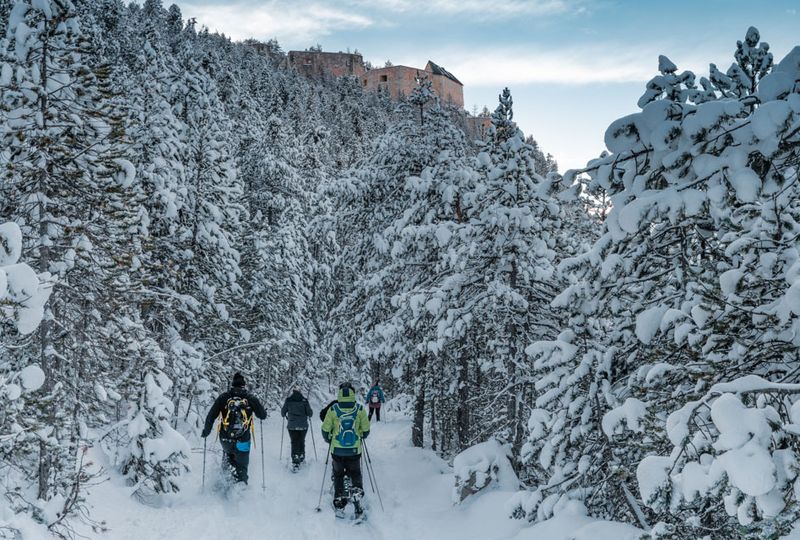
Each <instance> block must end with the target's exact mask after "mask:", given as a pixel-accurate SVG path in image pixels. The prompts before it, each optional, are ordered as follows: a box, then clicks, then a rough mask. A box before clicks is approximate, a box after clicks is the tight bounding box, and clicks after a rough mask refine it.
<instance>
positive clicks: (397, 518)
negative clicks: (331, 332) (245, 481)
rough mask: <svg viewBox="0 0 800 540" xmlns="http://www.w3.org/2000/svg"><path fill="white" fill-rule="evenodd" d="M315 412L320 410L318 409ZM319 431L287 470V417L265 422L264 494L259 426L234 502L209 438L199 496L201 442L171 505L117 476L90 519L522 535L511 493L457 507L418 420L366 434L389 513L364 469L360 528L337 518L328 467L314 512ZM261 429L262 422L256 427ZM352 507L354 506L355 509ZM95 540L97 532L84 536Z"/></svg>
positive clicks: (125, 538)
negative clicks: (414, 436)
mask: <svg viewBox="0 0 800 540" xmlns="http://www.w3.org/2000/svg"><path fill="white" fill-rule="evenodd" d="M317 410H318V409H315V414H316V411H317ZM317 420H318V419H317V418H316V417H315V418H314V424H313V429H315V430H317V431H316V432H315V433H314V436H315V438H316V442H317V453H318V456H319V460H318V461H315V460H314V451H313V445H312V440H311V434H310V433H309V435H308V437H307V441H306V443H307V444H306V459H307V464H306V465H305V466H304V468H303V469H302V470H300V471H299V472H298V473H296V474H294V473H292V472H291V471H290V470H289V460H288V458H287V455H288V453H289V449H288V443H289V440H288V437H284V439H285V440H284V444H285V445H286V446H285V447H284V452H283V455H284V459H283V461H279V459H278V456H279V454H280V447H279V446H280V435H281V434H280V430H281V421H280V416H279V415H276V414H273V415H272V416H270V418H268V419H267V420H266V421H265V422H264V443H265V445H264V451H265V473H266V484H267V487H266V491H262V489H261V448H260V447H259V445H260V442H261V437H260V433H258V431H256V435H255V441H256V445H257V446H256V448H255V449H254V450H253V451H252V452H251V455H250V484H249V485H248V486H247V487H245V488H244V489H243V490H241V492H236V493H233V494H232V495H229V496H228V497H227V498H226V497H224V496H223V495H221V494H219V493H216V492H214V485H215V483H218V479H219V474H220V458H221V454H220V450H219V443H218V442H215V441H214V437H213V435H212V436H211V437H209V441H208V454H207V464H206V489H205V492H201V476H202V464H203V461H202V460H203V455H202V446H200V447H199V448H197V447H195V448H193V451H192V457H191V466H192V471H191V472H190V473H188V474H186V475H184V477H183V478H182V480H181V491H180V492H179V493H177V494H174V495H170V496H168V497H166V498H165V501H166V504H165V505H163V506H160V507H151V506H147V505H144V504H141V503H138V502H136V501H134V500H132V499H130V498H129V497H128V496H127V494H128V491H129V488H127V487H126V486H125V484H124V481H123V479H122V478H121V477H120V476H119V475H117V474H116V473H112V474H111V478H110V480H109V481H108V482H105V483H103V484H101V485H100V486H98V487H96V488H94V489H93V490H92V492H91V495H90V497H89V504H90V505H91V512H92V516H93V517H94V518H95V519H96V520H99V521H105V522H106V525H107V527H108V529H109V532H108V533H107V534H106V535H104V536H103V538H113V539H115V540H147V539H164V538H169V539H170V540H182V539H186V540H189V539H206V538H208V539H217V538H220V539H221V538H230V537H232V535H233V536H235V537H236V538H243V539H245V538H246V539H251V538H252V539H256V538H257V539H264V538H267V539H271V538H276V539H277V538H281V539H302V540H306V539H309V540H311V539H317V538H325V539H326V540H329V539H331V540H335V539H347V540H360V539H364V540H367V539H370V540H381V539H385V540H395V539H397V540H399V539H403V538H438V539H451V538H452V539H473V538H474V539H497V540H501V539H506V538H517V537H518V535H519V533H520V529H521V528H522V527H523V525H525V523H524V522H519V521H516V520H511V519H507V518H506V517H505V516H506V515H507V512H506V511H505V505H506V503H507V502H508V499H509V498H510V496H511V493H510V492H508V491H505V492H504V491H490V492H488V493H485V494H483V495H481V496H479V497H475V498H474V500H471V501H466V502H465V503H464V504H462V505H459V506H453V504H452V501H451V490H452V486H453V481H454V477H453V472H452V469H451V468H450V467H449V466H448V465H447V463H446V462H445V461H443V460H442V459H441V458H439V457H438V456H436V455H435V454H434V453H433V452H432V451H430V450H423V449H419V448H414V447H412V446H411V445H410V442H409V441H410V438H411V436H410V431H411V423H410V422H409V421H408V420H406V419H400V418H389V419H387V420H386V421H383V422H380V423H377V422H374V423H373V424H372V431H371V433H370V436H369V438H368V439H367V443H368V447H369V452H370V457H371V458H372V463H373V467H374V470H375V476H376V479H377V482H378V487H379V489H380V491H381V495H382V496H383V503H384V506H385V508H386V511H385V512H382V511H381V509H380V505H379V503H378V498H377V496H376V495H375V494H374V493H373V492H372V489H371V487H370V483H369V478H368V477H367V471H366V465H365V464H364V465H362V471H363V475H364V488H365V491H366V497H365V502H366V505H367V507H368V515H369V519H368V521H367V522H366V523H364V524H361V525H355V524H352V523H350V522H349V521H348V520H344V521H337V520H336V519H335V518H334V516H333V510H332V508H331V500H332V495H331V492H330V464H329V465H328V472H327V473H326V477H327V478H326V482H325V490H324V494H323V499H322V512H319V513H318V512H316V511H315V508H316V506H317V500H318V497H319V489H320V482H321V481H322V472H323V467H324V460H325V452H326V450H327V445H325V444H324V442H323V441H322V437H321V435H320V434H319V422H318V421H317ZM259 427H260V426H258V425H257V429H258V428H259ZM349 511H350V509H349V508H348V512H349ZM84 534H86V535H87V536H88V537H90V538H96V537H98V535H97V533H92V532H84Z"/></svg>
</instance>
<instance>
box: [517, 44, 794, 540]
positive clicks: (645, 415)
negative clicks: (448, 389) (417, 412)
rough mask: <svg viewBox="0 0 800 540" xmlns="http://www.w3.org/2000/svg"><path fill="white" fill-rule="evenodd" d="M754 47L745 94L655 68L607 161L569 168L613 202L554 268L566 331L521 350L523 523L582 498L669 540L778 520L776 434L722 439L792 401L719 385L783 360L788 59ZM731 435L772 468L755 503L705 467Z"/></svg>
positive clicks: (781, 373)
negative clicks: (595, 233) (657, 524)
mask: <svg viewBox="0 0 800 540" xmlns="http://www.w3.org/2000/svg"><path fill="white" fill-rule="evenodd" d="M757 36H758V34H757V32H754V29H751V30H749V31H748V38H747V40H746V42H747V44H748V49H747V50H748V51H749V52H747V53H741V54H740V52H737V54H736V60H737V64H736V66H737V67H733V68H731V70H730V72H732V73H750V74H752V75H753V77H754V79H753V80H754V81H756V83H757V84H758V85H759V86H758V91H757V92H756V93H752V90H753V89H754V88H755V86H752V85H751V86H750V87H749V90H745V89H744V86H741V85H740V86H737V88H739V89H738V90H736V91H735V92H734V93H733V94H730V93H728V91H727V90H726V89H719V88H717V89H715V87H714V85H713V84H710V83H703V82H701V85H702V86H703V90H697V89H696V88H695V87H694V75H693V74H691V73H690V72H684V73H683V74H681V75H680V76H678V75H675V74H676V73H677V67H676V66H675V65H674V64H673V63H672V62H670V61H669V60H668V59H666V58H665V57H661V58H660V60H659V71H660V72H661V74H660V75H659V76H657V77H656V78H654V80H653V81H651V82H650V83H648V89H647V92H646V94H645V95H644V96H643V98H642V99H641V100H640V105H641V106H642V108H643V109H642V111H641V112H640V113H636V114H633V115H630V116H628V117H625V118H622V119H620V120H618V121H616V122H614V123H613V124H612V125H611V126H610V127H609V129H608V131H607V133H606V144H607V146H608V147H609V150H610V151H611V153H610V154H608V155H605V156H603V157H601V158H600V159H598V160H595V161H594V162H592V163H590V164H589V166H588V167H587V169H585V172H587V173H588V174H589V175H590V176H591V179H592V180H591V181H592V183H593V184H595V185H598V186H599V187H601V188H602V189H604V190H606V191H607V192H608V193H609V194H610V195H611V201H612V204H613V208H612V209H611V211H610V212H609V214H608V218H607V219H606V221H605V223H604V230H603V234H602V236H601V237H600V239H599V240H598V241H597V242H596V243H595V245H594V247H593V248H592V249H591V250H590V251H589V252H588V253H586V254H585V255H582V256H579V257H577V258H575V259H574V260H571V261H567V263H566V264H565V265H564V268H565V271H568V273H569V279H570V281H571V284H570V285H569V286H568V287H567V289H566V290H565V291H564V292H563V293H562V294H561V295H560V296H559V297H558V298H557V299H556V301H555V302H554V306H556V307H560V308H564V309H566V311H567V313H569V316H570V323H569V325H568V326H567V330H565V331H564V332H563V333H562V334H561V336H559V339H558V340H555V341H550V342H539V343H536V344H534V345H532V346H531V348H530V349H529V352H530V353H531V355H532V356H533V357H534V359H535V361H536V364H537V367H538V369H539V370H540V372H541V374H542V378H541V381H540V382H539V386H540V388H541V390H542V392H543V393H542V395H541V397H540V398H539V399H538V400H537V409H536V410H535V411H534V412H533V414H532V415H531V422H530V426H531V434H530V441H529V442H530V446H529V447H528V450H529V453H530V454H531V455H532V457H534V458H535V459H537V460H538V462H539V464H540V466H541V468H542V471H543V472H542V482H541V487H540V489H539V490H538V492H537V493H536V494H535V495H534V496H533V497H532V498H531V499H530V500H529V501H528V503H527V511H528V513H529V515H531V513H533V514H537V515H538V517H539V518H542V517H544V516H546V515H548V514H549V513H550V511H551V510H552V508H553V507H554V506H555V505H557V504H559V503H560V501H563V500H565V498H580V499H582V500H583V501H584V502H585V503H586V504H587V506H589V508H590V510H592V511H594V512H595V513H598V514H600V515H605V516H609V517H614V518H616V519H627V520H630V521H633V522H637V523H639V524H640V525H642V526H646V527H647V526H648V524H649V523H652V521H654V520H656V519H660V520H663V521H665V522H668V525H664V526H663V527H662V529H661V530H662V531H666V530H671V531H672V532H671V534H675V535H677V536H679V537H685V536H702V535H705V534H710V531H712V530H713V531H715V532H714V534H715V535H717V534H719V535H722V536H721V537H741V535H742V534H753V535H754V537H755V536H758V537H762V536H761V535H763V534H764V533H765V531H767V530H773V529H774V528H775V526H776V524H775V523H773V522H770V521H768V518H770V517H772V516H774V515H775V514H776V513H777V512H776V506H775V504H776V501H777V498H781V500H783V499H782V497H781V495H780V494H781V493H785V492H786V490H787V489H788V488H787V483H788V482H789V481H790V480H791V478H793V475H792V473H784V472H779V471H783V470H784V469H781V468H780V467H781V466H782V465H779V464H777V463H778V461H777V460H780V459H783V457H785V456H784V454H782V453H781V452H780V451H777V450H778V448H780V447H781V446H782V445H783V444H785V443H784V442H778V441H784V439H783V438H782V437H781V435H780V430H779V429H775V433H776V435H775V437H774V438H773V437H772V436H771V435H770V434H771V433H772V431H768V432H767V431H765V432H758V433H756V431H752V430H755V429H756V428H755V427H753V428H752V430H751V435H752V438H751V436H748V437H745V438H744V439H742V440H741V442H735V443H734V442H732V439H731V437H733V435H731V434H729V435H727V437H728V438H727V439H725V438H724V437H725V436H726V435H725V433H728V431H726V430H729V425H728V424H725V421H726V420H727V419H729V418H731V417H730V416H729V413H730V412H731V411H739V410H752V413H751V414H752V415H753V418H754V419H753V425H755V424H758V422H760V420H759V419H760V418H771V419H772V421H777V420H778V418H779V417H780V414H778V415H772V412H771V411H772V410H780V411H788V410H789V409H790V408H791V402H792V400H791V399H789V400H788V402H787V401H786V398H785V397H780V396H785V394H783V393H781V392H778V393H777V394H779V395H776V396H775V399H777V400H778V401H775V400H774V399H773V400H770V399H767V397H766V396H768V395H769V393H770V392H769V391H768V390H765V389H763V387H762V390H760V391H753V390H754V389H752V388H748V389H745V388H743V387H742V386H741V384H737V383H729V382H728V381H735V380H737V379H738V378H739V377H741V376H743V375H744V376H752V375H755V374H757V375H760V376H762V377H764V378H765V379H767V380H770V381H781V382H784V381H791V380H792V379H791V377H792V375H791V370H788V371H787V368H786V367H785V366H786V365H787V361H788V358H789V357H791V356H792V355H794V354H796V348H793V347H792V346H791V345H788V344H787V343H785V340H784V339H783V338H781V336H782V335H783V336H785V335H786V334H785V333H782V329H784V328H786V327H787V325H788V327H792V326H793V325H796V324H797V322H796V314H795V313H794V312H793V311H792V310H791V308H788V304H787V303H786V302H787V301H790V297H791V292H790V291H791V287H792V283H793V279H792V276H793V274H792V271H791V270H790V267H791V265H788V266H787V265H783V264H778V263H777V261H778V260H781V257H782V256H783V255H784V254H785V253H786V245H785V237H784V236H783V232H784V231H785V230H786V222H785V221H782V220H781V219H780V218H778V217H777V216H778V215H783V216H787V217H788V216H791V215H792V212H793V210H792V208H793V203H792V202H790V201H792V200H793V199H794V198H795V195H793V192H796V188H795V185H796V169H794V166H793V165H790V164H792V163H796V160H797V157H796V152H797V131H796V129H793V128H792V127H791V126H792V125H793V122H795V123H796V120H793V117H792V115H793V114H796V112H792V111H793V110H792V108H791V105H789V103H791V101H792V100H793V99H794V97H793V94H792V92H793V88H794V86H793V83H792V82H788V80H789V79H791V80H792V81H794V78H793V77H796V74H797V70H798V67H797V56H796V53H792V54H790V55H789V57H787V59H786V60H784V61H783V62H782V63H781V69H780V70H776V71H778V74H777V75H776V76H774V77H773V76H772V75H767V71H768V70H769V65H771V57H768V56H767V54H766V53H765V51H766V50H767V47H766V46H765V45H763V44H762V45H760V46H757V45H758V44H757V41H758V37H757ZM754 39H755V43H754V42H753V40H754ZM742 50H744V49H743V46H742V45H741V44H740V45H739V49H738V51H742ZM759 51H761V52H759ZM762 53H764V54H762ZM754 58H755V59H756V60H754ZM753 62H755V65H756V68H755V70H752V69H751V70H750V71H748V70H749V69H750V68H748V66H753V65H754V64H753ZM762 68H763V69H762ZM713 71H714V70H713V66H712V79H714V77H715V76H714V73H713ZM762 77H763V79H762ZM716 78H717V79H718V78H719V77H718V76H717V77H716ZM759 80H760V81H761V83H758V81H759ZM762 83H763V84H762ZM748 84H749V83H748ZM745 86H746V85H745ZM795 91H796V89H795ZM795 97H796V95H795ZM778 111H780V112H778ZM767 118H769V119H770V120H767ZM791 219H792V218H790V221H791ZM751 233H752V234H753V235H755V236H752V237H751V236H750V234H751ZM789 234H790V235H791V234H792V233H789ZM795 247H796V246H795ZM745 284H746V285H745ZM784 331H785V330H784ZM745 380H750V379H747V378H746V379H745ZM765 384H766V385H767V386H769V384H770V383H769V382H766V383H765ZM745 386H747V385H745ZM737 390H738V391H741V392H745V393H746V394H747V395H746V397H744V398H743V399H744V401H743V402H742V401H738V398H734V397H732V396H731V394H735V393H736V392H737ZM726 394H727V395H728V396H730V397H726ZM719 395H721V397H720V398H719V400H720V405H719V411H720V412H719V414H715V411H714V409H715V405H714V404H715V403H716V400H717V396H719ZM723 398H724V399H723ZM751 399H752V400H753V401H750V400H751ZM778 402H780V406H776V405H777V403H778ZM737 403H738V405H737ZM743 403H746V404H748V405H750V406H752V407H753V409H745V408H744V407H746V405H744V404H743ZM737 407H738V408H737ZM673 411H674V412H673ZM723 411H725V412H723ZM670 413H672V414H670ZM737 414H739V416H738V417H737V418H739V419H740V418H741V414H742V413H737ZM786 414H788V413H786ZM770 415H772V416H770ZM784 417H785V418H787V419H788V416H784ZM716 422H719V423H716ZM759 425H766V424H763V423H762V424H759ZM715 432H716V433H715ZM737 440H738V439H737ZM715 441H716V444H714V445H713V446H712V443H715ZM726 441H727V442H726ZM747 441H751V442H749V443H748V444H751V445H752V446H754V447H755V448H763V451H764V452H765V454H762V456H765V455H766V456H772V455H774V458H772V459H774V460H776V461H775V463H776V464H775V465H770V466H768V467H767V468H766V469H764V470H763V471H762V473H763V474H762V473H759V474H758V475H757V476H759V477H760V478H765V479H767V481H766V483H762V484H759V486H761V487H759V488H755V489H756V490H760V489H762V487H763V491H759V492H758V493H754V492H753V490H754V488H753V486H752V485H748V484H746V483H741V482H740V481H739V479H738V478H737V476H736V473H735V472H733V470H732V469H728V470H727V471H725V470H723V469H722V468H721V467H720V465H721V464H722V463H724V461H725V459H733V458H732V457H731V456H732V455H733V453H732V452H735V451H736V450H738V449H739V448H741V447H742V446H744V445H745V443H746V442H747ZM729 445H733V446H729ZM673 448H674V449H673ZM770 451H777V452H776V453H775V454H769V452H770ZM652 454H660V455H662V456H667V455H671V457H663V458H657V457H645V456H648V455H652ZM726 456H728V457H726ZM643 458H644V460H643ZM637 465H638V467H639V469H638V475H636V476H634V475H633V471H635V470H636V469H637ZM748 467H749V465H748ZM770 467H772V468H771V469H770ZM684 468H685V472H681V471H683V470H684ZM667 471H671V474H667ZM683 474H685V475H686V476H685V478H686V479H687V480H686V481H687V484H685V485H684V484H682V481H681V478H683ZM769 478H772V481H769ZM704 482H705V483H704ZM689 483H691V487H690V486H689ZM637 484H638V491H639V493H640V494H641V499H639V498H638V497H637V496H636V494H635V493H636V491H637V490H636V489H635V488H636V487H637ZM687 490H688V491H687ZM643 503H645V504H647V505H649V506H650V507H651V508H652V509H653V513H649V512H648V511H647V508H645V507H644V504H643ZM782 504H783V503H781V505H782ZM523 506H525V505H523ZM723 509H724V512H723V511H720V510H723ZM670 511H677V512H679V515H680V517H678V515H676V516H674V517H673V516H671V515H670ZM726 514H727V515H726ZM687 515H689V516H692V517H691V518H690V519H686V517H687ZM728 516H737V519H738V522H739V523H738V524H737V523H736V521H737V519H732V518H730V517H728ZM758 520H765V521H761V522H758ZM744 525H746V526H748V528H744V529H743V528H741V527H742V526H744ZM748 531H750V532H749V533H748Z"/></svg>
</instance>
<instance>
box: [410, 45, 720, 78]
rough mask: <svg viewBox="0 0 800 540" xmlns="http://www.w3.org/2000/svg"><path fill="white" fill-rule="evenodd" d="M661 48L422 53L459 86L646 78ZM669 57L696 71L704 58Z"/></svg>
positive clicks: (701, 70)
mask: <svg viewBox="0 0 800 540" xmlns="http://www.w3.org/2000/svg"><path fill="white" fill-rule="evenodd" d="M662 50H670V47H662V48H655V47H649V48H642V47H638V48H629V47H625V46H621V45H619V44H609V43H596V44H592V45H591V46H589V45H583V46H576V47H562V48H547V49H544V48H541V47H540V46H531V47H529V48H526V47H516V48H506V49H484V48H480V49H477V50H464V49H462V50H456V49H451V50H442V51H436V52H433V51H428V52H427V53H425V54H429V55H431V58H432V59H433V60H434V61H436V62H437V63H441V64H442V65H443V66H445V67H446V68H447V69H448V70H449V71H450V72H452V73H453V74H454V75H455V76H456V77H458V78H459V79H460V80H461V82H463V83H464V85H465V86H502V85H507V84H508V85H511V84H536V83H555V84H572V85H576V84H577V85H581V84H593V83H614V82H644V81H648V80H650V79H651V78H652V77H653V76H654V75H656V74H657V67H658V55H659V54H660V53H661V51H662ZM604 51H605V52H606V54H604V53H603V52H604ZM670 57H671V58H672V59H673V60H674V61H675V62H676V64H677V65H678V67H679V68H680V69H681V70H685V69H688V70H693V71H694V72H695V73H696V74H698V75H700V74H704V73H705V72H706V71H707V68H708V63H707V62H708V60H707V59H701V58H700V57H698V56H696V55H695V53H686V54H675V55H674V56H672V55H670ZM723 58H724V56H723ZM426 59H427V57H426ZM422 61H424V60H420V62H422ZM417 63H419V62H417Z"/></svg>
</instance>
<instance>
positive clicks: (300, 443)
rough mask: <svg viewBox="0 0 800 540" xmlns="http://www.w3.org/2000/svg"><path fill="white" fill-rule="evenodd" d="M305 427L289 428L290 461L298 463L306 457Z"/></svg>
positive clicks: (306, 431)
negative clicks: (290, 443)
mask: <svg viewBox="0 0 800 540" xmlns="http://www.w3.org/2000/svg"><path fill="white" fill-rule="evenodd" d="M307 433H308V430H307V429H290V430H289V440H291V441H292V463H294V464H295V465H299V464H300V463H302V462H303V461H305V459H306V434H307Z"/></svg>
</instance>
